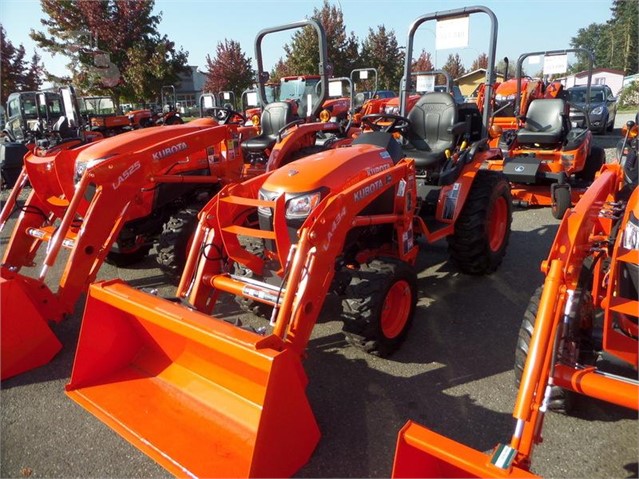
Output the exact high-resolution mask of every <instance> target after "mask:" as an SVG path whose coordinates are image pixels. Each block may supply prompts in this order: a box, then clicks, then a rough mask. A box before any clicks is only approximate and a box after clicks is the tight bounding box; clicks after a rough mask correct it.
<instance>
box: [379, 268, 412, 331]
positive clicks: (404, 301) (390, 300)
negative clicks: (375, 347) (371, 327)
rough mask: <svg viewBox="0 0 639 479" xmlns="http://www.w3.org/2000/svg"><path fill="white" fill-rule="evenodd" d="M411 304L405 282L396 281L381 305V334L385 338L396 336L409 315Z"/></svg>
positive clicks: (410, 293)
mask: <svg viewBox="0 0 639 479" xmlns="http://www.w3.org/2000/svg"><path fill="white" fill-rule="evenodd" d="M411 304H412V292H411V288H410V285H409V284H408V282H407V281H404V280H402V281H397V282H396V283H395V284H393V286H391V288H390V289H389V290H388V293H387V294H386V298H385V299H384V304H383V305H382V317H381V325H382V332H383V333H384V336H386V337H387V338H391V339H392V338H394V337H396V336H398V335H399V334H400V333H401V332H402V330H403V329H404V326H405V325H406V322H407V321H408V316H409V314H410V310H411Z"/></svg>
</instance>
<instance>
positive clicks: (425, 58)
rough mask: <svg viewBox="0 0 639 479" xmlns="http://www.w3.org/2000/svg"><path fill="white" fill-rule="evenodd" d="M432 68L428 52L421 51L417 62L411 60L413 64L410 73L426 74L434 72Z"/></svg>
mask: <svg viewBox="0 0 639 479" xmlns="http://www.w3.org/2000/svg"><path fill="white" fill-rule="evenodd" d="M434 68H435V67H434V65H433V62H432V60H431V54H430V52H427V51H426V50H424V49H422V51H421V53H420V54H419V57H417V60H413V63H412V64H411V70H412V71H420V72H427V71H430V70H434Z"/></svg>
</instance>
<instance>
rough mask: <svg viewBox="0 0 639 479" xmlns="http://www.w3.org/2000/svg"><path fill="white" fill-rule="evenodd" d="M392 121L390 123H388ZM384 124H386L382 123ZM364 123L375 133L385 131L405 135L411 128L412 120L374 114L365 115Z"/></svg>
mask: <svg viewBox="0 0 639 479" xmlns="http://www.w3.org/2000/svg"><path fill="white" fill-rule="evenodd" d="M386 121H390V123H386ZM382 122H384V123H382ZM362 123H364V124H365V125H366V126H367V127H369V128H370V129H371V130H373V131H383V132H385V133H395V132H396V131H397V132H400V133H403V132H404V131H405V130H407V129H408V128H409V127H410V120H409V119H408V118H406V117H405V116H400V115H391V114H390V113H373V114H371V115H364V116H363V117H362Z"/></svg>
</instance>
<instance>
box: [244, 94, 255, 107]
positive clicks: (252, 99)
mask: <svg viewBox="0 0 639 479" xmlns="http://www.w3.org/2000/svg"><path fill="white" fill-rule="evenodd" d="M246 103H247V104H248V105H249V106H257V105H258V102H257V92H255V91H251V92H248V93H247V94H246Z"/></svg>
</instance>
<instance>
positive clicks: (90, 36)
mask: <svg viewBox="0 0 639 479" xmlns="http://www.w3.org/2000/svg"><path fill="white" fill-rule="evenodd" d="M154 3H155V2H154V1H153V0H41V4H42V10H43V12H44V13H45V14H46V15H47V18H44V19H42V20H41V23H42V25H43V26H44V27H45V30H46V31H45V32H43V31H35V30H31V34H30V36H31V38H32V39H33V40H34V41H35V42H36V44H37V45H38V46H39V47H40V48H43V49H44V50H46V51H48V52H50V53H52V54H54V55H55V54H61V55H63V56H66V57H68V58H69V60H70V62H69V64H68V67H69V71H70V73H71V77H70V78H69V77H65V78H55V77H50V79H51V80H53V81H58V82H60V81H67V82H68V81H73V83H74V84H75V85H76V86H77V87H78V88H79V89H81V90H83V91H86V92H87V93H92V94H105V93H106V94H109V95H111V96H112V97H113V98H114V99H115V100H116V101H119V99H121V98H123V99H125V100H129V101H139V100H144V99H147V98H150V97H155V96H158V95H159V92H160V89H161V87H162V85H166V84H172V83H175V82H176V81H177V80H178V76H179V74H180V73H181V72H183V71H185V70H186V66H187V53H186V52H184V51H183V50H182V49H180V50H177V49H176V47H175V44H174V43H173V42H172V41H170V40H169V39H168V38H167V36H166V35H164V36H163V35H160V33H159V32H158V30H157V27H158V25H159V23H160V20H161V15H162V14H161V12H160V14H158V15H152V10H153V6H154Z"/></svg>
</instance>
